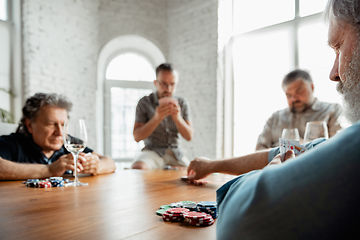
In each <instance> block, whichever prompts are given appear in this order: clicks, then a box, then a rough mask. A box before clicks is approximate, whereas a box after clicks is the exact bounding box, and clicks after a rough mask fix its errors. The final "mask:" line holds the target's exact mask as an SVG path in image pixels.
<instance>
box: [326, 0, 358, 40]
mask: <svg viewBox="0 0 360 240" xmlns="http://www.w3.org/2000/svg"><path fill="white" fill-rule="evenodd" d="M324 16H325V19H326V21H329V20H330V19H331V18H334V19H335V20H336V21H344V22H346V23H348V24H350V25H352V26H353V27H354V28H355V29H356V30H357V32H358V34H359V33H360V1H359V0H329V1H328V3H327V5H326V8H325V11H324Z"/></svg>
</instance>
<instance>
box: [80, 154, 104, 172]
mask: <svg viewBox="0 0 360 240" xmlns="http://www.w3.org/2000/svg"><path fill="white" fill-rule="evenodd" d="M79 159H80V156H79ZM84 160H85V161H84ZM81 164H82V166H83V170H82V171H81V173H89V174H91V175H94V176H96V175H98V174H100V158H99V156H98V155H96V154H90V155H85V154H84V153H81Z"/></svg>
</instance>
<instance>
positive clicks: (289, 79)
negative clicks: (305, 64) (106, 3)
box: [282, 69, 313, 87]
mask: <svg viewBox="0 0 360 240" xmlns="http://www.w3.org/2000/svg"><path fill="white" fill-rule="evenodd" d="M299 78H301V79H302V80H303V81H307V82H309V83H313V80H312V78H311V76H310V74H309V73H308V72H307V71H304V70H301V69H295V70H293V71H291V72H289V73H288V74H286V76H285V77H284V79H283V81H282V87H284V86H287V85H289V84H290V83H293V82H294V81H296V80H298V79H299Z"/></svg>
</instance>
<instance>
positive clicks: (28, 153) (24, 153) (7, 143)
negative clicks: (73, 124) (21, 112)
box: [0, 133, 93, 164]
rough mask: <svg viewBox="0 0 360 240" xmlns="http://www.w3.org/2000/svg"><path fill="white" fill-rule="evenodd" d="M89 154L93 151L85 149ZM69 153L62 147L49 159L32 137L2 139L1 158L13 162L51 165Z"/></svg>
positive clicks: (14, 136) (16, 135)
mask: <svg viewBox="0 0 360 240" xmlns="http://www.w3.org/2000/svg"><path fill="white" fill-rule="evenodd" d="M88 152H93V150H92V149H90V148H85V150H84V153H88ZM68 153H69V151H67V150H66V148H65V147H64V146H62V147H61V148H60V149H59V150H57V151H55V152H54V154H53V155H52V156H51V157H50V158H47V157H46V156H45V155H44V153H43V152H42V149H41V148H40V147H39V146H38V145H37V144H36V143H35V142H34V140H33V138H32V136H24V135H23V134H21V133H12V134H10V135H4V136H1V137H0V157H1V158H3V159H6V160H10V161H13V162H18V163H39V164H51V163H53V162H55V161H56V160H58V159H59V158H60V157H61V156H62V155H65V154H68Z"/></svg>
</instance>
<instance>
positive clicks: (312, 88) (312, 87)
mask: <svg viewBox="0 0 360 240" xmlns="http://www.w3.org/2000/svg"><path fill="white" fill-rule="evenodd" d="M311 90H312V91H314V84H313V83H312V84H311Z"/></svg>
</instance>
